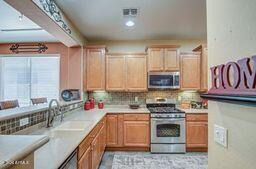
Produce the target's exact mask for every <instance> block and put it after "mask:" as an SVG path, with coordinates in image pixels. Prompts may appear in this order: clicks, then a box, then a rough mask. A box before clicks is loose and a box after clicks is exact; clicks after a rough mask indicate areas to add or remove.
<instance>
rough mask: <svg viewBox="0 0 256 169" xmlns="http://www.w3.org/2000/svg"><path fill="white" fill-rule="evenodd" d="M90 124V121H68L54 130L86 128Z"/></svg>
mask: <svg viewBox="0 0 256 169" xmlns="http://www.w3.org/2000/svg"><path fill="white" fill-rule="evenodd" d="M89 125H90V122H88V121H67V122H65V123H63V124H61V125H60V126H58V127H56V128H55V129H54V130H85V129H86V128H87V127H88V126H89Z"/></svg>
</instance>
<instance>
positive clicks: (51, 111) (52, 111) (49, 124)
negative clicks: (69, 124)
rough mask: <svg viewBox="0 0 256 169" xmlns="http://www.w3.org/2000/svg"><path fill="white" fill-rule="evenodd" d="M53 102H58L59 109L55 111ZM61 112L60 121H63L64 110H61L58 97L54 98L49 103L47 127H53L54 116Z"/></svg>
mask: <svg viewBox="0 0 256 169" xmlns="http://www.w3.org/2000/svg"><path fill="white" fill-rule="evenodd" d="M53 102H55V103H56V105H57V111H56V112H55V108H54V107H53ZM59 114H60V121H61V122H62V121H63V118H64V114H63V112H62V111H60V104H59V101H58V100H57V99H52V100H51V101H50V103H49V108H48V118H47V126H46V127H52V126H53V121H54V117H55V116H56V115H59Z"/></svg>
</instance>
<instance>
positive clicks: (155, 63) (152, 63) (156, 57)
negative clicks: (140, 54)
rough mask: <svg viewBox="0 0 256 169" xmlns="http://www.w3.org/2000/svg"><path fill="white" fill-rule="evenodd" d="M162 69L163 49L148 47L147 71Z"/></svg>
mask: <svg viewBox="0 0 256 169" xmlns="http://www.w3.org/2000/svg"><path fill="white" fill-rule="evenodd" d="M163 70H164V50H163V49H162V48H150V49H149V55H148V71H163Z"/></svg>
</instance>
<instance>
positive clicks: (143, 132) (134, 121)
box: [107, 113, 150, 151]
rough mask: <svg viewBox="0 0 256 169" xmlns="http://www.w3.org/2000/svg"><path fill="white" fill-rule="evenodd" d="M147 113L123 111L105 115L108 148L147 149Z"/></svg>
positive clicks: (148, 135)
mask: <svg viewBox="0 0 256 169" xmlns="http://www.w3.org/2000/svg"><path fill="white" fill-rule="evenodd" d="M149 119H150V118H149V114H141V113H132V114H130V113H127V114H126V113H124V114H118V115H117V114H108V115H107V126H108V130H107V135H108V136H107V148H108V149H109V150H144V151H145V150H147V151H148V150H149V139H150V131H149V130H150V122H149Z"/></svg>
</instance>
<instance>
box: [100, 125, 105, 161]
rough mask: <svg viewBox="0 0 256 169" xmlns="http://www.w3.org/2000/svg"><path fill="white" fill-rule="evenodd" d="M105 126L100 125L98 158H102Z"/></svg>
mask: <svg viewBox="0 0 256 169" xmlns="http://www.w3.org/2000/svg"><path fill="white" fill-rule="evenodd" d="M105 134H106V127H105V125H104V126H102V128H101V130H100V138H99V139H100V158H102V156H103V154H104V151H105V147H106V135H105Z"/></svg>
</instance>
